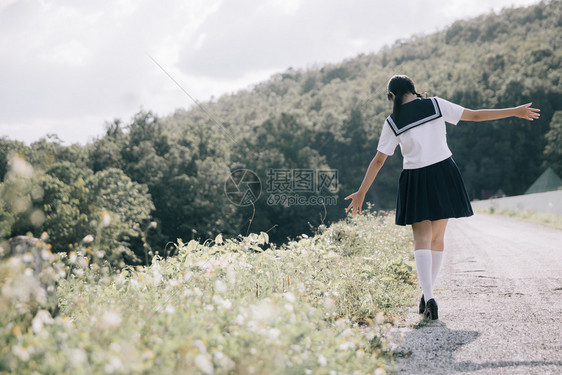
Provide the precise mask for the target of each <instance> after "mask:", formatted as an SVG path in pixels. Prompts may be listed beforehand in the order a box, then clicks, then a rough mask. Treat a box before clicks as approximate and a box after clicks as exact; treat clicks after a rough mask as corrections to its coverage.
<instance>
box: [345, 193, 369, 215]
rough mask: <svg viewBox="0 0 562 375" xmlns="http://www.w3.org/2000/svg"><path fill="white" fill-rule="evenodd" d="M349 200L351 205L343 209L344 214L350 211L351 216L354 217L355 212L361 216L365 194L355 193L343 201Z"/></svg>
mask: <svg viewBox="0 0 562 375" xmlns="http://www.w3.org/2000/svg"><path fill="white" fill-rule="evenodd" d="M348 199H351V203H350V204H349V206H348V207H347V208H346V209H345V213H348V212H349V210H351V216H355V215H356V214H357V212H359V215H361V206H362V205H363V200H364V199H365V194H361V193H360V192H358V191H357V192H355V193H353V194H351V195H348V196H347V197H346V198H345V200H348Z"/></svg>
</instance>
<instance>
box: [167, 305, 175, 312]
mask: <svg viewBox="0 0 562 375" xmlns="http://www.w3.org/2000/svg"><path fill="white" fill-rule="evenodd" d="M166 312H167V313H168V314H173V313H175V312H176V309H175V308H174V306H172V305H168V306H166Z"/></svg>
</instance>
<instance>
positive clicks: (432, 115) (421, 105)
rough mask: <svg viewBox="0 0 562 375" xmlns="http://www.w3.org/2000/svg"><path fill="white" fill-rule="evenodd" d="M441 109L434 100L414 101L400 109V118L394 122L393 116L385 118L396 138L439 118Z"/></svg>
mask: <svg viewBox="0 0 562 375" xmlns="http://www.w3.org/2000/svg"><path fill="white" fill-rule="evenodd" d="M441 116H442V114H441V109H440V108H439V104H438V103H437V99H436V98H429V99H416V100H413V101H411V102H408V103H406V104H404V105H403V106H402V108H400V118H399V119H398V121H394V117H393V115H390V116H388V117H387V119H386V120H387V121H388V124H389V125H390V128H391V129H392V131H393V132H394V134H395V135H396V136H398V135H400V134H402V133H404V132H405V131H408V130H410V129H412V128H415V127H416V126H419V125H422V124H425V123H426V122H429V121H431V120H435V119H436V118H439V117H441Z"/></svg>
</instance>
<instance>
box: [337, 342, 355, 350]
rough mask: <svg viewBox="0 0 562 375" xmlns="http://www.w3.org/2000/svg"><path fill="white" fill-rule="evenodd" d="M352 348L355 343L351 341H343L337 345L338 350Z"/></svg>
mask: <svg viewBox="0 0 562 375" xmlns="http://www.w3.org/2000/svg"><path fill="white" fill-rule="evenodd" d="M354 348H355V344H354V343H353V342H351V341H346V342H343V343H341V344H340V346H339V347H338V349H339V350H349V349H354Z"/></svg>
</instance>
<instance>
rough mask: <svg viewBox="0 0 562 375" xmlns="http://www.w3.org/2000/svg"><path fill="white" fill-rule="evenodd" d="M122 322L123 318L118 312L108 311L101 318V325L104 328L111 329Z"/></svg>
mask: <svg viewBox="0 0 562 375" xmlns="http://www.w3.org/2000/svg"><path fill="white" fill-rule="evenodd" d="M122 321H123V318H121V315H120V314H119V313H118V312H116V311H106V312H104V313H103V315H102V316H101V320H100V323H101V326H102V328H106V329H109V328H115V327H117V326H118V325H119V324H121V322H122Z"/></svg>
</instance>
